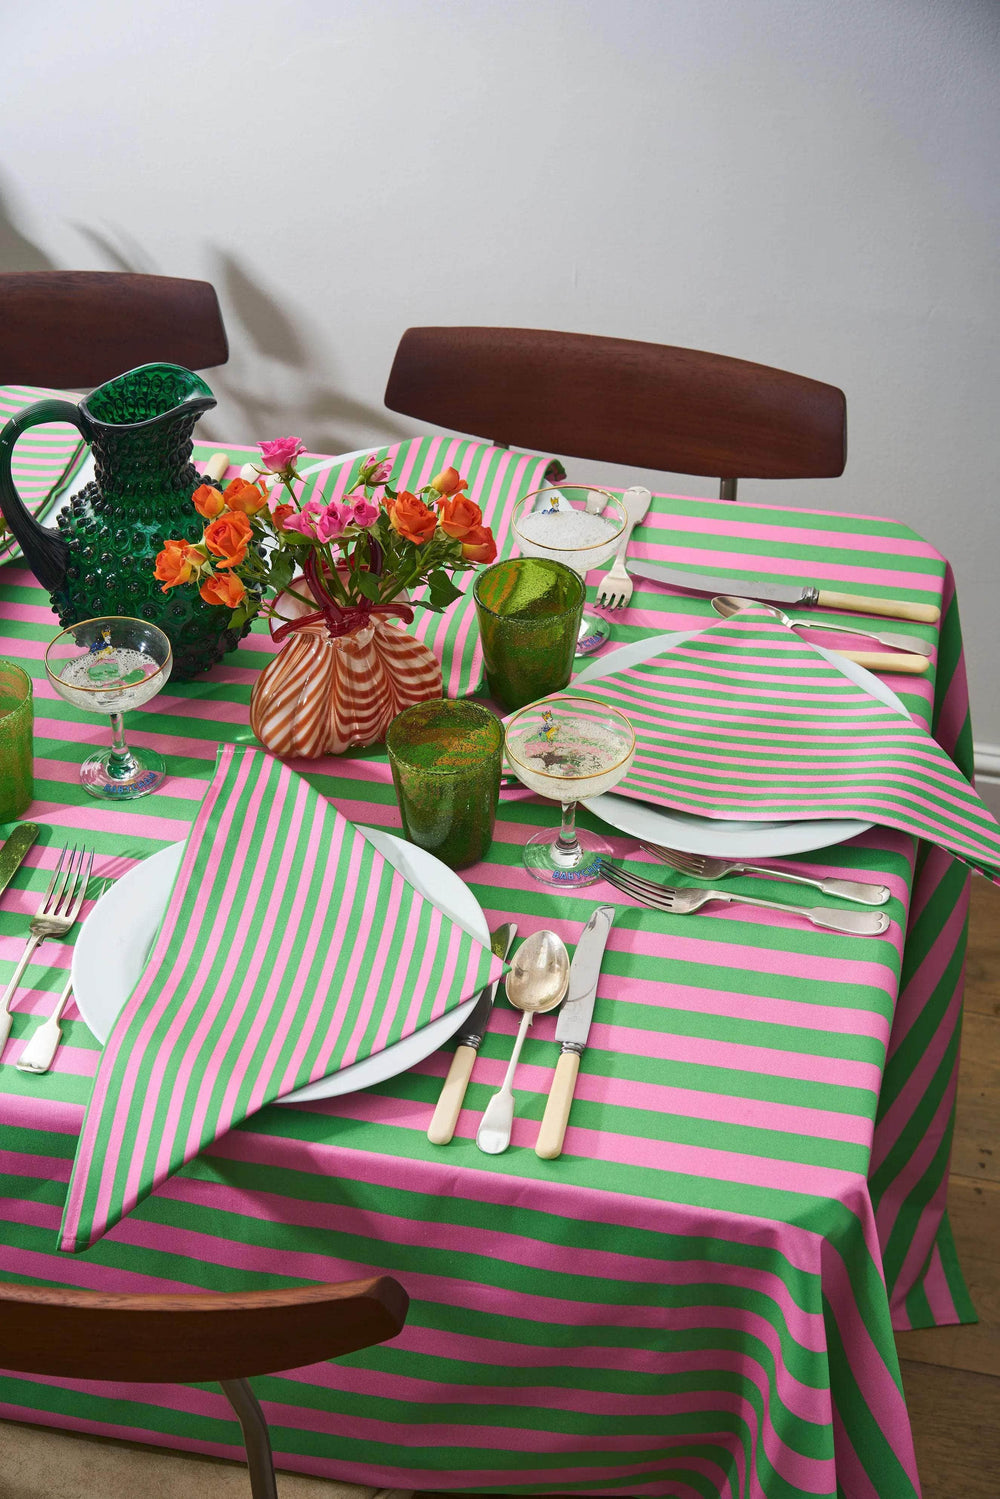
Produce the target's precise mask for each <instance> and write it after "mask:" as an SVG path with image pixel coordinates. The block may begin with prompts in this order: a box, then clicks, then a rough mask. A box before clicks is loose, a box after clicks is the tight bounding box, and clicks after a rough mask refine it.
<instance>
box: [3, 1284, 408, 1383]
mask: <svg viewBox="0 0 1000 1499" xmlns="http://www.w3.org/2000/svg"><path fill="white" fill-rule="evenodd" d="M407 1305H408V1297H407V1295H406V1292H405V1291H404V1290H403V1288H402V1286H401V1285H400V1284H399V1282H398V1281H396V1280H393V1279H392V1278H391V1277H389V1276H381V1277H377V1278H373V1279H370V1280H352V1281H343V1282H341V1283H340V1284H337V1285H321V1286H294V1287H291V1288H289V1289H285V1290H276V1291H240V1292H233V1293H221V1292H203V1293H202V1292H197V1293H192V1294H184V1295H148V1294H140V1295H134V1296H133V1295H109V1294H106V1293H104V1292H102V1291H78V1290H70V1289H64V1288H61V1287H54V1286H21V1285H9V1284H5V1283H2V1282H0V1368H2V1369H16V1370H18V1371H20V1372H22V1373H26V1374H47V1375H52V1376H55V1377H62V1378H71V1379H113V1380H135V1381H138V1382H140V1383H144V1382H158V1383H160V1382H170V1383H173V1382H177V1383H180V1384H191V1383H197V1382H199V1381H203V1380H210V1379H217V1380H224V1379H238V1378H244V1377H246V1376H247V1375H251V1374H268V1373H272V1372H274V1371H275V1370H278V1369H297V1368H299V1367H300V1366H301V1365H303V1364H314V1363H317V1362H318V1361H319V1360H320V1359H328V1358H337V1357H339V1356H340V1355H341V1354H344V1353H353V1352H354V1351H355V1350H356V1349H358V1348H367V1347H369V1346H370V1345H371V1344H373V1343H383V1342H385V1341H386V1339H387V1338H394V1337H395V1336H396V1334H397V1333H398V1332H399V1331H400V1330H401V1328H402V1326H403V1324H404V1322H405V1320H406V1309H407Z"/></svg>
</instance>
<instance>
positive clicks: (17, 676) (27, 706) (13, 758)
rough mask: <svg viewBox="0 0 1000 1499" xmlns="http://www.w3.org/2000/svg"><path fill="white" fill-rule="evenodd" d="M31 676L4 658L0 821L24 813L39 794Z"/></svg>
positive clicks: (0, 695) (0, 667)
mask: <svg viewBox="0 0 1000 1499" xmlns="http://www.w3.org/2000/svg"><path fill="white" fill-rule="evenodd" d="M34 719H35V715H34V703H33V701H32V685H31V678H30V677H29V676H28V675H27V673H26V672H23V671H22V670H21V668H20V667H19V666H15V665H14V664H13V662H11V661H0V822H13V821H14V820H15V818H18V817H20V816H21V814H22V813H23V812H24V811H25V809H26V808H27V807H28V806H29V804H30V803H31V800H32V798H33V797H34V794H35V781H34V755H33V738H32V734H33V729H34Z"/></svg>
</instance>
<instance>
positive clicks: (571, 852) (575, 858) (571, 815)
mask: <svg viewBox="0 0 1000 1499" xmlns="http://www.w3.org/2000/svg"><path fill="white" fill-rule="evenodd" d="M552 856H553V858H554V859H555V862H556V863H557V864H562V865H565V866H567V867H569V866H572V865H573V864H576V863H578V862H579V860H580V840H579V839H578V838H577V836H576V802H563V804H562V821H561V823H560V824H559V838H558V841H557V842H556V844H555V846H554V848H553V849H552Z"/></svg>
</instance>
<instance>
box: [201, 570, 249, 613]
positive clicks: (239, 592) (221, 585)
mask: <svg viewBox="0 0 1000 1499" xmlns="http://www.w3.org/2000/svg"><path fill="white" fill-rule="evenodd" d="M198 592H199V593H200V594H201V596H202V598H203V599H204V600H205V603H206V604H224V605H225V607H226V608H227V609H235V608H236V605H237V604H239V603H241V602H242V600H243V597H244V595H245V593H246V589H245V588H244V587H243V584H242V583H241V582H240V580H239V578H236V577H234V576H233V574H232V573H213V574H212V576H211V577H210V578H206V579H205V581H204V583H203V584H202V585H201V587H200V588H199V590H198Z"/></svg>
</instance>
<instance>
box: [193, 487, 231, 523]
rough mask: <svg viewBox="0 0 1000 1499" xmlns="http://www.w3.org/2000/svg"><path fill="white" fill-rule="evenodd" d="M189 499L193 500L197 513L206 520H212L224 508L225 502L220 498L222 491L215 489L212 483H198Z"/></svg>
mask: <svg viewBox="0 0 1000 1499" xmlns="http://www.w3.org/2000/svg"><path fill="white" fill-rule="evenodd" d="M191 499H192V500H193V501H194V508H195V509H196V510H197V512H198V514H199V515H203V516H204V517H205V519H206V520H214V519H215V517H216V516H217V515H221V514H222V512H223V510H225V508H226V502H225V500H224V499H223V498H222V491H221V490H220V489H216V488H215V487H214V485H212V484H201V485H199V487H198V488H197V489H196V490H195V492H194V494H193V495H192V496H191Z"/></svg>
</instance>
